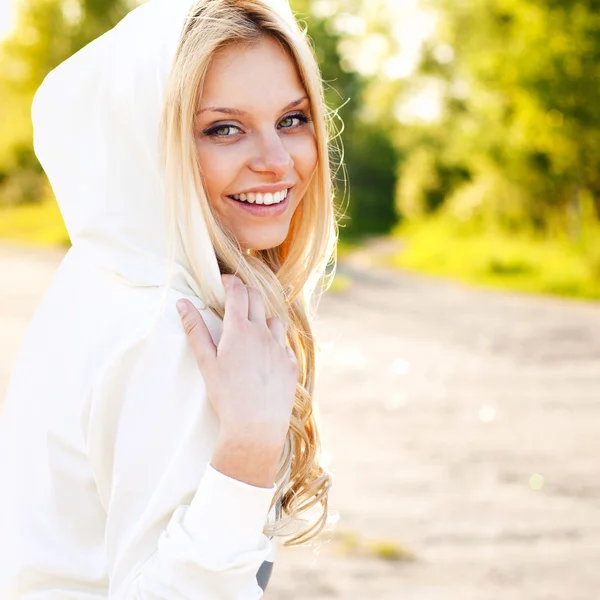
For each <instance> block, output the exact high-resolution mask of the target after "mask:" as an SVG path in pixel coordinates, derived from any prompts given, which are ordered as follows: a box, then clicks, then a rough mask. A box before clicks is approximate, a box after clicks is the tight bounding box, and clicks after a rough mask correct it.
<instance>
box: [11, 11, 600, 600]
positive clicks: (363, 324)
mask: <svg viewBox="0 0 600 600" xmlns="http://www.w3.org/2000/svg"><path fill="white" fill-rule="evenodd" d="M133 4H134V2H132V1H131V0H130V1H126V0H19V2H18V3H16V2H12V1H10V2H9V0H0V36H3V39H2V40H1V41H0V282H1V285H0V359H1V360H0V401H1V399H2V398H3V396H4V390H5V388H6V385H7V381H8V376H9V373H10V367H11V364H12V361H13V359H14V357H15V355H16V352H17V350H18V345H19V341H20V339H21V337H22V335H23V332H24V330H25V327H26V325H27V322H28V321H29V319H30V318H31V315H32V314H33V311H34V310H35V307H36V305H37V303H38V302H39V301H40V299H41V297H42V295H43V292H44V290H45V288H46V286H47V285H48V282H49V281H50V279H51V277H52V274H53V272H54V270H55V268H56V267H57V266H58V263H59V262H60V260H61V258H62V256H63V255H64V252H65V251H66V249H67V248H68V245H69V240H68V236H67V232H66V230H65V228H64V225H63V222H62V219H61V216H60V212H59V211H58V208H57V206H56V203H55V201H54V199H53V197H52V192H51V189H50V188H49V185H48V183H47V180H46V178H45V176H44V174H43V172H42V170H41V168H40V166H39V164H38V162H37V159H36V157H35V155H34V153H33V150H32V143H31V141H32V131H31V122H30V107H31V99H32V97H33V93H34V92H35V90H36V88H37V86H38V85H39V84H40V82H41V80H42V79H43V77H44V75H45V74H46V73H47V72H48V71H49V70H50V69H51V68H52V67H54V66H55V65H56V64H58V63H59V62H61V61H62V60H63V59H64V58H66V57H67V56H69V55H70V54H72V53H73V52H74V51H76V50H77V49H78V48H80V47H82V46H83V45H84V44H85V43H87V42H88V41H90V40H91V39H93V38H95V37H97V36H98V35H100V34H101V33H102V32H104V31H105V30H107V29H108V28H109V27H111V26H112V25H113V24H114V23H116V22H117V21H118V20H119V19H120V18H121V17H122V16H123V15H124V14H125V13H126V12H127V10H128V9H129V8H131V6H133ZM291 4H292V6H293V8H294V9H295V11H296V12H297V14H298V16H299V17H300V18H301V19H302V20H303V21H305V23H306V25H307V26H308V30H309V34H310V36H311V38H312V39H313V42H314V46H315V48H316V51H317V54H318V57H319V61H320V64H321V67H322V71H323V76H324V79H325V81H326V83H327V97H328V102H329V105H330V108H331V110H332V111H336V112H337V114H338V115H339V117H340V119H336V122H337V123H338V126H339V127H340V129H341V124H342V122H343V131H342V133H341V140H342V142H343V147H344V163H345V167H346V171H347V177H348V187H347V189H345V188H344V186H343V184H342V179H341V178H342V172H340V173H339V174H338V180H339V194H338V202H339V203H340V205H341V206H343V208H344V211H345V213H346V217H345V218H344V220H343V221H342V223H341V226H342V228H341V232H340V233H341V240H340V246H339V256H340V266H339V269H338V276H337V278H336V281H335V285H334V286H333V288H332V290H331V291H330V292H329V293H328V294H326V296H325V297H324V299H323V303H322V308H321V309H320V313H319V315H320V317H319V322H318V323H317V324H316V329H317V333H318V338H319V339H320V340H321V349H320V356H321V366H320V371H319V382H318V383H317V390H318V398H317V400H318V401H319V404H320V406H321V412H322V418H323V427H324V438H325V440H326V450H327V455H328V457H329V459H330V460H331V469H332V471H333V472H334V474H335V477H336V478H335V485H334V489H333V491H332V505H333V508H334V509H336V510H338V511H339V512H340V516H341V520H340V525H339V527H338V529H337V531H336V532H335V533H332V534H330V538H329V539H327V540H325V541H324V542H323V545H322V546H321V548H320V549H318V550H317V551H314V552H313V550H310V549H304V550H293V549H290V550H287V549H286V550H284V551H282V554H281V557H280V558H279V559H278V562H277V564H276V567H275V571H274V575H273V581H272V587H271V588H270V590H269V591H268V593H267V594H266V595H265V596H266V597H269V596H270V597H271V598H272V599H273V600H276V599H277V598H281V599H283V598H285V599H286V600H291V599H295V598H298V599H299V598H306V597H309V596H310V597H311V598H313V600H320V599H321V598H323V599H324V598H331V597H340V598H348V599H351V600H353V599H354V598H356V599H359V598H360V599H361V600H363V599H367V598H368V599H369V600H371V598H373V599H375V598H377V599H381V600H388V599H389V600H392V599H394V600H396V599H398V600H399V599H402V600H469V599H473V600H488V599H489V600H508V599H511V600H512V599H515V600H516V599H518V600H596V598H597V597H598V596H597V590H598V589H600V571H599V570H598V569H597V564H598V559H599V558H600V483H599V482H600V459H599V458H598V456H600V435H599V434H600V392H599V391H598V390H599V389H600V305H599V304H598V303H597V300H598V299H600V169H599V167H600V94H599V92H598V89H599V83H600V82H599V74H600V11H599V10H598V5H597V2H596V1H595V0H313V1H310V0H292V2H291ZM430 276H433V277H430ZM356 314H360V319H357V318H356ZM0 535H1V532H0ZM0 568H1V566H0Z"/></svg>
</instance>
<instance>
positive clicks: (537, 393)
mask: <svg viewBox="0 0 600 600" xmlns="http://www.w3.org/2000/svg"><path fill="white" fill-rule="evenodd" d="M60 256H61V254H60V253H59V252H56V253H52V254H42V253H40V252H39V251H29V250H15V249H12V248H11V247H10V246H6V245H5V246H0V280H1V281H2V282H3V284H2V288H1V291H0V340H2V342H1V346H0V353H1V356H0V358H1V370H0V398H2V397H3V395H4V391H5V385H6V377H7V375H8V372H9V370H10V364H11V363H12V359H13V357H14V353H15V352H16V349H17V347H18V343H19V340H20V336H21V335H22V333H23V331H24V328H25V326H26V323H27V321H28V319H29V318H30V316H31V314H32V311H33V310H34V308H35V306H36V304H37V302H38V301H39V299H40V297H41V296H40V295H41V293H42V292H43V290H44V289H45V286H46V285H47V283H48V282H49V280H50V278H51V276H52V272H53V269H54V268H55V267H56V266H57V265H58V262H59V261H60ZM338 271H339V272H341V273H344V274H345V275H347V276H348V277H350V278H351V284H350V286H349V287H348V288H347V289H346V290H345V291H343V292H339V293H336V294H333V293H331V294H328V295H327V296H325V297H324V299H323V300H322V303H321V307H320V311H319V319H318V322H317V323H316V332H317V336H318V338H319V340H320V342H321V345H322V352H321V362H320V366H319V373H318V384H317V385H318V389H317V393H318V397H317V401H318V404H319V411H320V413H321V415H322V430H323V438H324V441H325V450H326V453H327V455H328V456H330V457H331V462H330V469H331V470H332V471H333V473H334V476H335V483H334V487H333V490H332V492H331V507H332V508H333V509H335V510H337V511H338V512H339V514H340V522H339V525H338V528H337V533H335V534H331V535H330V536H329V538H330V539H329V540H328V541H327V540H325V539H324V541H323V543H322V544H321V546H320V547H319V546H315V547H314V548H301V549H293V548H292V549H287V548H284V549H282V550H280V553H279V556H278V558H277V560H276V564H275V570H274V573H273V578H272V580H271V584H270V587H269V590H268V591H267V593H266V594H265V598H267V599H268V600H296V599H297V600H300V599H302V600H304V599H307V598H310V599H311V600H324V599H329V598H344V599H349V600H355V599H356V600H380V599H381V600H392V599H393V600H509V599H510V600H516V599H518V600H597V598H599V597H600V593H599V592H598V590H600V569H599V568H598V566H599V564H600V305H593V304H586V303H582V302H568V301H561V300H554V299H547V298H540V297H533V296H520V295H513V294H506V293H498V292H490V291H481V290H474V289H471V288H467V287H464V286H461V285H458V284H454V283H450V282H444V281H440V280H432V279H428V278H424V277H419V276H415V275H410V274H405V273H395V272H391V271H385V270H382V269H378V268H374V267H369V266H368V264H366V263H365V261H364V257H361V260H354V261H352V260H349V261H348V262H347V263H346V264H344V265H340V267H339V269H338ZM7 282H10V284H9V283H7ZM386 552H387V554H390V553H391V554H394V553H399V554H400V556H401V557H402V556H404V555H409V554H410V553H412V555H413V556H414V560H395V561H394V560H385V559H384V558H382V557H381V554H384V553H386Z"/></svg>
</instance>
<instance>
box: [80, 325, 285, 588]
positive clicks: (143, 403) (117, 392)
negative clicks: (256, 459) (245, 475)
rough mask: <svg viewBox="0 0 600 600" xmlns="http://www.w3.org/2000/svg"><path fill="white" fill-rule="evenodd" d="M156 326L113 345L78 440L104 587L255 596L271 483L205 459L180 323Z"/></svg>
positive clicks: (198, 390) (206, 408)
mask: <svg viewBox="0 0 600 600" xmlns="http://www.w3.org/2000/svg"><path fill="white" fill-rule="evenodd" d="M175 318H176V316H175ZM161 331H162V330H159V331H158V332H157V333H156V334H155V335H153V336H151V337H150V338H149V339H146V340H140V341H139V342H137V343H136V344H134V345H133V346H131V347H129V348H127V349H126V350H124V351H122V352H119V353H118V355H117V356H115V359H114V360H113V361H112V363H111V366H110V367H109V368H108V369H107V370H106V371H105V373H104V375H103V377H102V378H101V380H100V381H99V382H98V384H97V385H96V386H95V389H94V393H93V397H92V398H91V406H90V414H89V421H88V424H87V429H86V431H87V447H88V455H89V458H90V460H91V463H92V466H93V470H94V474H95V478H96V483H97V487H98V492H99V494H100V497H101V501H102V503H103V505H104V507H105V510H106V515H107V517H106V532H105V541H106V560H107V567H108V576H109V580H110V589H109V596H108V597H109V599H110V600H159V599H160V600H171V599H173V600H174V599H177V600H182V599H186V600H187V599H190V600H225V599H229V598H231V599H235V600H250V599H256V598H261V597H262V595H263V589H262V588H261V586H260V585H259V582H258V580H257V577H259V578H260V577H261V575H260V573H259V570H260V569H261V566H262V565H263V563H264V562H265V561H269V562H272V560H273V551H274V541H273V540H271V539H270V538H268V537H267V536H265V535H264V534H263V532H262V530H263V526H264V524H265V522H266V519H267V516H268V513H269V509H270V505H271V501H272V499H273V495H274V492H275V491H276V486H275V484H274V483H273V484H272V486H270V487H263V486H258V485H251V484H249V483H246V482H243V481H240V480H238V479H235V478H233V477H229V476H228V475H225V474H224V473H221V472H220V471H219V470H217V469H216V468H215V467H214V466H212V465H211V464H210V460H211V459H212V456H213V452H215V451H216V449H217V448H218V447H220V449H221V451H222V450H223V448H224V446H219V443H218V442H219V426H218V419H217V417H216V415H215V413H214V411H213V409H212V407H211V406H210V403H209V402H208V398H207V394H206V388H205V385H204V381H203V378H202V376H201V374H200V372H199V370H198V367H197V365H196V362H195V360H194V357H193V355H192V353H191V352H190V348H189V345H188V341H187V339H186V336H185V333H184V332H183V331H181V332H180V333H171V334H169V335H167V334H165V333H164V332H161ZM267 567H268V565H265V567H264V568H263V571H262V573H263V575H264V573H265V570H266V568H267Z"/></svg>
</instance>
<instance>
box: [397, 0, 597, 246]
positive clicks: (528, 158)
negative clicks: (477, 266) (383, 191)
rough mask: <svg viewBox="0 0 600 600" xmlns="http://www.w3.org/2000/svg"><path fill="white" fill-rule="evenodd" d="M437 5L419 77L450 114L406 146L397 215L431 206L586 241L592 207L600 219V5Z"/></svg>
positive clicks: (580, 1) (437, 0) (516, 1)
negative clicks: (429, 81)
mask: <svg viewBox="0 0 600 600" xmlns="http://www.w3.org/2000/svg"><path fill="white" fill-rule="evenodd" d="M429 4H430V5H431V6H434V7H435V8H436V10H437V11H438V16H439V22H438V28H437V33H436V35H435V36H433V38H432V39H430V40H429V42H428V44H427V45H426V47H425V51H424V54H423V59H422V62H421V66H420V70H419V77H421V78H434V79H436V80H437V81H439V82H441V83H442V86H443V90H444V100H443V111H442V114H441V118H440V119H439V120H437V121H435V122H432V123H430V124H428V125H425V126H423V125H419V126H414V127H412V128H411V133H410V135H407V136H405V137H404V139H403V140H402V143H401V146H402V147H403V148H404V151H405V152H406V154H407V161H406V162H405V163H404V165H403V167H402V168H401V169H400V183H399V186H398V196H397V205H398V210H399V212H400V213H401V214H402V215H403V216H408V217H410V216H411V214H414V212H415V207H414V204H415V203H417V204H418V203H419V202H421V207H420V209H419V210H417V211H416V212H417V213H418V214H421V213H423V212H425V213H427V212H434V211H436V210H440V209H441V210H445V211H448V212H449V213H452V214H454V215H455V216H459V217H460V218H461V219H463V220H466V219H473V220H474V221H481V222H495V223H499V224H501V225H502V226H504V227H507V228H509V229H512V230H514V229H521V228H527V229H533V230H537V231H540V230H541V231H546V232H553V231H556V232H559V231H560V232H564V231H570V232H571V233H572V234H573V235H577V231H578V229H580V226H578V225H577V223H578V220H579V221H580V220H581V218H582V217H581V215H584V214H587V215H588V218H589V215H590V212H589V211H588V210H587V209H586V208H585V204H586V202H589V201H591V199H593V204H594V205H595V214H596V218H598V216H599V215H600V96H599V93H598V83H599V77H600V60H599V59H600V12H599V11H598V3H597V1H596V0H452V1H450V0H430V1H429ZM419 156H420V157H421V158H420V159H419V160H420V164H425V163H427V164H428V165H429V167H428V168H427V169H424V168H420V169H413V168H412V166H413V165H414V164H415V161H417V158H416V157H419ZM423 156H427V157H428V158H427V159H424V158H423ZM417 162H418V161H417ZM432 196H436V197H437V198H438V201H436V202H433V203H432V202H430V201H428V200H427V198H429V199H430V198H431V197H432ZM419 198H421V200H420V201H419ZM439 199H441V201H439ZM411 211H412V213H411ZM578 215H579V216H578Z"/></svg>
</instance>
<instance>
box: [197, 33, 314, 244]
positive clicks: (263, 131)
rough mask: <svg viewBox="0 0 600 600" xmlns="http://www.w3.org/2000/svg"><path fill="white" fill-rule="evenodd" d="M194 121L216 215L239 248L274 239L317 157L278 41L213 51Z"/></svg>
mask: <svg viewBox="0 0 600 600" xmlns="http://www.w3.org/2000/svg"><path fill="white" fill-rule="evenodd" d="M275 82H276V84H275ZM294 98H295V100H294ZM290 99H291V101H290ZM223 115H227V116H229V117H230V118H229V119H224V117H223ZM234 117H235V118H234ZM195 128H196V148H197V153H198V164H199V166H200V170H201V173H202V176H203V181H204V185H205V187H206V191H207V196H208V200H209V202H210V203H211V204H212V206H213V207H214V210H215V211H216V212H217V213H218V215H219V217H220V220H221V222H222V223H224V224H225V225H226V226H227V227H228V228H229V229H230V230H231V231H232V232H233V235H234V236H235V238H236V239H237V240H238V241H239V243H240V245H241V246H242V247H243V248H245V249H254V250H264V249H266V248H275V247H277V246H279V245H280V244H281V243H282V242H283V241H284V240H285V238H286V237H287V235H288V232H289V227H290V222H291V219H292V216H293V215H294V213H295V211H296V209H297V208H298V205H299V204H300V202H301V199H302V197H303V196H304V194H305V193H306V189H307V188H308V185H309V183H310V181H311V178H312V177H313V174H314V172H315V168H316V166H317V161H318V156H317V145H316V139H315V131H314V128H313V126H312V122H311V117H310V101H309V99H308V97H307V96H306V95H305V92H304V89H303V86H302V82H301V81H300V78H299V76H298V72H297V70H296V67H295V65H294V63H293V61H292V59H291V57H290V56H289V54H288V53H287V52H286V51H285V50H284V47H282V45H281V44H280V43H279V42H278V41H275V40H274V39H273V38H270V37H266V36H265V37H263V38H259V39H258V40H257V41H256V42H254V43H253V44H252V45H231V46H228V47H226V48H225V49H223V50H221V51H219V52H218V53H217V54H216V55H215V57H214V58H213V60H212V61H211V64H210V67H209V68H208V71H207V73H206V79H205V82H204V87H203V92H202V96H201V98H200V103H199V109H198V112H197V114H196V119H195Z"/></svg>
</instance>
